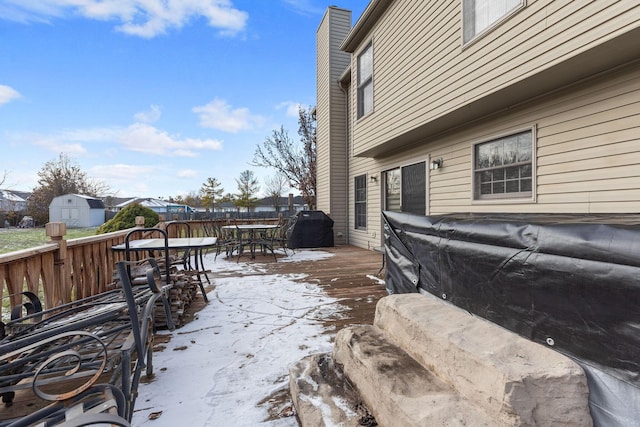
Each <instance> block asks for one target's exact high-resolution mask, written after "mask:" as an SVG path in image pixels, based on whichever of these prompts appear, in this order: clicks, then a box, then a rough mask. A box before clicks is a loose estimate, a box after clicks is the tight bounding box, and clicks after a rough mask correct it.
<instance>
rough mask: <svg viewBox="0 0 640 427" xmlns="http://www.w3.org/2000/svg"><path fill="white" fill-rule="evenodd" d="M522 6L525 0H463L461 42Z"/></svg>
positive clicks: (471, 38) (484, 30)
mask: <svg viewBox="0 0 640 427" xmlns="http://www.w3.org/2000/svg"><path fill="white" fill-rule="evenodd" d="M524 6H526V0H463V2H462V42H463V43H464V44H466V43H468V42H470V41H471V40H473V39H474V38H475V37H476V36H477V35H479V34H482V33H484V32H486V31H487V30H488V29H489V28H491V27H493V26H494V25H496V24H497V23H498V22H500V21H502V20H503V19H504V18H506V17H507V16H509V15H510V14H511V13H513V12H515V11H516V10H518V9H520V8H522V7H524Z"/></svg>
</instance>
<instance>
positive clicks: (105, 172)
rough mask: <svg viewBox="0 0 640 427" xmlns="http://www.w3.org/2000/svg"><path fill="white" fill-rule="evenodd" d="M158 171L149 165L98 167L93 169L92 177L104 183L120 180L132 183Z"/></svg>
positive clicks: (155, 167)
mask: <svg viewBox="0 0 640 427" xmlns="http://www.w3.org/2000/svg"><path fill="white" fill-rule="evenodd" d="M157 171H158V167H157V166H147V165H126V164H122V163H119V164H115V165H97V166H93V167H92V168H91V176H95V177H96V178H98V179H100V180H104V181H109V180H119V181H127V182H132V181H134V180H136V179H137V178H139V177H141V176H149V175H152V174H154V173H156V172H157Z"/></svg>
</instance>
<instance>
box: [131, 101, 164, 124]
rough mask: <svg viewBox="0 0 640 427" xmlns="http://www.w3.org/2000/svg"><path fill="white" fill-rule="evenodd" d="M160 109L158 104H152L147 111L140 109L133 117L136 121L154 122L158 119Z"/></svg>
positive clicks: (160, 113)
mask: <svg viewBox="0 0 640 427" xmlns="http://www.w3.org/2000/svg"><path fill="white" fill-rule="evenodd" d="M161 115H162V111H160V107H159V106H158V105H155V104H152V105H151V106H150V107H149V109H148V110H147V111H140V112H138V113H136V114H135V115H134V116H133V118H134V119H135V120H136V121H138V122H143V123H155V122H157V121H158V119H160V116H161Z"/></svg>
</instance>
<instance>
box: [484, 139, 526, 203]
mask: <svg viewBox="0 0 640 427" xmlns="http://www.w3.org/2000/svg"><path fill="white" fill-rule="evenodd" d="M473 153H474V156H473V157H474V160H473V175H474V176H473V178H474V194H473V198H474V200H491V199H518V198H531V197H532V184H533V175H532V170H533V164H532V159H533V131H531V130H528V131H525V132H520V133H517V134H513V135H509V136H504V137H501V138H497V139H494V140H491V141H487V142H483V143H480V144H476V145H475V146H474V148H473Z"/></svg>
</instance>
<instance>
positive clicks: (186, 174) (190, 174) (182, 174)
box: [177, 169, 198, 178]
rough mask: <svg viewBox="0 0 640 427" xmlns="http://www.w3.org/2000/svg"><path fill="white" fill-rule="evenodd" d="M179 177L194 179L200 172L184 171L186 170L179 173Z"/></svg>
mask: <svg viewBox="0 0 640 427" xmlns="http://www.w3.org/2000/svg"><path fill="white" fill-rule="evenodd" d="M177 175H178V177H180V178H193V177H194V176H197V175H198V172H197V171H195V170H193V169H184V170H181V171H178V173H177Z"/></svg>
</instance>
